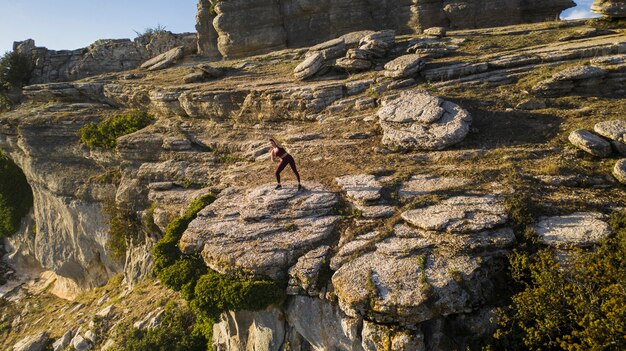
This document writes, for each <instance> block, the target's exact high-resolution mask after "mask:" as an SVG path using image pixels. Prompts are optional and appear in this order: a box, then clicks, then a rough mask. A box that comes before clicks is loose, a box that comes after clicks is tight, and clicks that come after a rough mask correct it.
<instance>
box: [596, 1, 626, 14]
mask: <svg viewBox="0 0 626 351" xmlns="http://www.w3.org/2000/svg"><path fill="white" fill-rule="evenodd" d="M591 11H593V12H595V13H599V14H601V15H604V16H607V17H612V18H624V17H626V1H624V0H595V2H594V3H593V5H591Z"/></svg>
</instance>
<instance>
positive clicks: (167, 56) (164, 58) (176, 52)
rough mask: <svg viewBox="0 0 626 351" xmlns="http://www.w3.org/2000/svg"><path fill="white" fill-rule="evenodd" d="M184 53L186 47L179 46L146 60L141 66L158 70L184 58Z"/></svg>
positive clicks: (150, 69)
mask: <svg viewBox="0 0 626 351" xmlns="http://www.w3.org/2000/svg"><path fill="white" fill-rule="evenodd" d="M184 55H185V51H184V47H182V46H179V47H176V48H173V49H172V50H170V51H168V52H165V53H162V54H161V55H158V56H156V57H154V58H151V59H150V60H148V61H146V62H144V63H143V64H142V65H141V68H143V69H147V70H148V71H157V70H160V69H164V68H168V67H170V66H172V65H174V64H175V63H176V62H177V61H178V60H180V59H181V58H183V56H184Z"/></svg>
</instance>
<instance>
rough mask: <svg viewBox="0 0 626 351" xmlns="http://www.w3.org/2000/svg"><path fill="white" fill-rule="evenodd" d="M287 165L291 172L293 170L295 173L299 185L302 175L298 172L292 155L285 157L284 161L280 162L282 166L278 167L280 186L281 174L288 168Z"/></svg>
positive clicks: (277, 177) (277, 175)
mask: <svg viewBox="0 0 626 351" xmlns="http://www.w3.org/2000/svg"><path fill="white" fill-rule="evenodd" d="M287 165H289V166H291V170H293V173H294V174H295V175H296V178H298V184H299V183H300V174H299V173H298V170H297V169H296V161H295V160H294V159H293V157H292V156H291V155H285V157H283V158H282V160H281V161H280V164H279V165H278V167H276V181H277V182H278V184H280V172H282V171H283V169H285V167H287Z"/></svg>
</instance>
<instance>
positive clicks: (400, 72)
mask: <svg viewBox="0 0 626 351" xmlns="http://www.w3.org/2000/svg"><path fill="white" fill-rule="evenodd" d="M424 64H425V62H424V60H423V59H422V58H421V57H420V55H417V54H410V55H404V56H400V57H398V58H396V59H395V60H393V61H390V62H388V63H387V64H386V65H385V76H387V77H391V78H408V77H412V76H414V75H416V74H417V73H418V72H419V71H420V70H421V69H422V67H424Z"/></svg>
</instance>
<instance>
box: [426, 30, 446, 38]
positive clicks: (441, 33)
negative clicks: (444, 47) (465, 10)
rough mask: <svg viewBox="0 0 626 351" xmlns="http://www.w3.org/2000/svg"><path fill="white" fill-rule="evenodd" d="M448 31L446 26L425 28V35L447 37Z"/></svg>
mask: <svg viewBox="0 0 626 351" xmlns="http://www.w3.org/2000/svg"><path fill="white" fill-rule="evenodd" d="M446 33H447V29H446V28H445V27H431V28H427V29H425V30H424V34H425V35H428V36H431V37H437V38H443V37H445V36H446Z"/></svg>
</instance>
